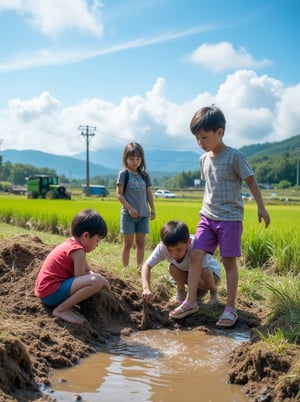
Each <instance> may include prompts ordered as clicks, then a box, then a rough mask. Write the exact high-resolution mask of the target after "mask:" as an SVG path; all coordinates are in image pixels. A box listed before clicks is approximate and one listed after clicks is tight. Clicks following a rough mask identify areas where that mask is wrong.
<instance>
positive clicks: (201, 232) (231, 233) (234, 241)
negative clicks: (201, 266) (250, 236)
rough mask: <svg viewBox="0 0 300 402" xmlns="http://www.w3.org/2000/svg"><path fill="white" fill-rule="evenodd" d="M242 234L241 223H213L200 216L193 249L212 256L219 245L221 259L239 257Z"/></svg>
mask: <svg viewBox="0 0 300 402" xmlns="http://www.w3.org/2000/svg"><path fill="white" fill-rule="evenodd" d="M242 232H243V223H242V222H241V221H213V220H212V219H208V218H206V217H205V216H203V215H202V216H201V220H200V222H199V224H198V227H197V231H196V234H195V237H194V242H193V249H200V250H205V251H206V252H208V253H210V254H212V255H213V254H214V252H215V250H216V248H217V246H218V245H219V246H220V255H221V257H240V256H241V239H242Z"/></svg>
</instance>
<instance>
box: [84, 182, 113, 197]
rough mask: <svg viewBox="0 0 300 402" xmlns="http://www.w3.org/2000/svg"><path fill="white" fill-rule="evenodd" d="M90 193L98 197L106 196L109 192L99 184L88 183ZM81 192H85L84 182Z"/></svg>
mask: <svg viewBox="0 0 300 402" xmlns="http://www.w3.org/2000/svg"><path fill="white" fill-rule="evenodd" d="M89 189H90V195H95V196H98V197H106V196H107V195H108V194H109V191H108V189H107V188H106V187H105V186H103V185H101V184H99V185H98V184H90V186H89ZM82 192H83V193H84V194H86V184H82Z"/></svg>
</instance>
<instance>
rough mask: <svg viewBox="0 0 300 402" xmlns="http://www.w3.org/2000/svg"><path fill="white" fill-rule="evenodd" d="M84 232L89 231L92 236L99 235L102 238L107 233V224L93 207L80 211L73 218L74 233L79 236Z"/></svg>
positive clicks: (72, 230) (72, 229)
mask: <svg viewBox="0 0 300 402" xmlns="http://www.w3.org/2000/svg"><path fill="white" fill-rule="evenodd" d="M84 232H88V233H89V235H90V237H93V236H95V235H99V236H101V237H102V239H103V238H104V237H105V236H106V235H107V225H106V223H105V221H104V219H103V218H102V217H101V216H100V215H99V214H98V213H97V212H96V211H93V210H92V209H84V210H83V211H80V212H79V213H78V214H77V215H75V216H74V218H73V220H72V224H71V233H72V235H73V236H78V237H79V236H81V235H82V233H84Z"/></svg>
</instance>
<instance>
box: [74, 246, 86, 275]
mask: <svg viewBox="0 0 300 402" xmlns="http://www.w3.org/2000/svg"><path fill="white" fill-rule="evenodd" d="M71 258H72V260H73V261H74V276H75V277H78V276H83V275H86V255H85V251H84V250H75V251H72V253H71Z"/></svg>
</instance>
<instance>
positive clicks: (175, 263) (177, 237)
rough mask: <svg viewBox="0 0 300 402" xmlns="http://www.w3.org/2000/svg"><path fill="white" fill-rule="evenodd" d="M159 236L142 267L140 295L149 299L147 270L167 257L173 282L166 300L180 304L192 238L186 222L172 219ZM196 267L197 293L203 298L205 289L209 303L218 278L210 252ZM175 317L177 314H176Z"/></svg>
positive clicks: (183, 298) (215, 295) (150, 296)
mask: <svg viewBox="0 0 300 402" xmlns="http://www.w3.org/2000/svg"><path fill="white" fill-rule="evenodd" d="M160 239H161V241H160V243H159V244H158V245H157V246H156V248H155V249H154V250H153V252H152V254H151V255H150V256H149V257H148V259H147V260H146V262H145V263H144V264H143V266H142V270H141V279H142V287H143V292H142V298H143V299H144V300H145V301H146V302H148V303H149V302H151V301H152V298H153V293H152V290H151V285H150V276H151V269H152V268H153V267H154V266H155V265H157V264H158V263H159V262H161V261H163V260H167V261H168V262H169V273H170V275H171V277H172V278H173V280H174V281H175V283H176V294H175V295H174V296H173V297H172V298H171V299H170V301H171V302H172V303H174V304H180V303H182V301H183V300H185V297H186V291H185V285H186V284H187V280H188V270H189V258H190V251H191V245H192V241H193V240H192V237H191V236H190V233H189V229H188V227H187V225H186V224H185V223H184V222H181V221H175V220H172V221H169V222H167V223H166V224H165V225H164V226H163V227H162V228H161V231H160ZM199 269H201V276H200V280H199V283H198V295H199V296H200V297H203V296H204V295H205V294H206V293H207V292H208V291H209V292H210V300H209V303H216V302H218V297H217V285H218V283H219V282H220V278H221V268H220V265H219V264H218V263H217V261H216V260H215V259H214V258H213V257H212V256H211V255H210V254H206V256H205V258H204V260H203V262H202V267H199ZM198 309H199V307H198V308H197V310H198ZM195 312H196V309H195ZM183 314H184V312H183ZM182 317H184V315H182ZM177 318H180V317H178V315H177Z"/></svg>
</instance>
